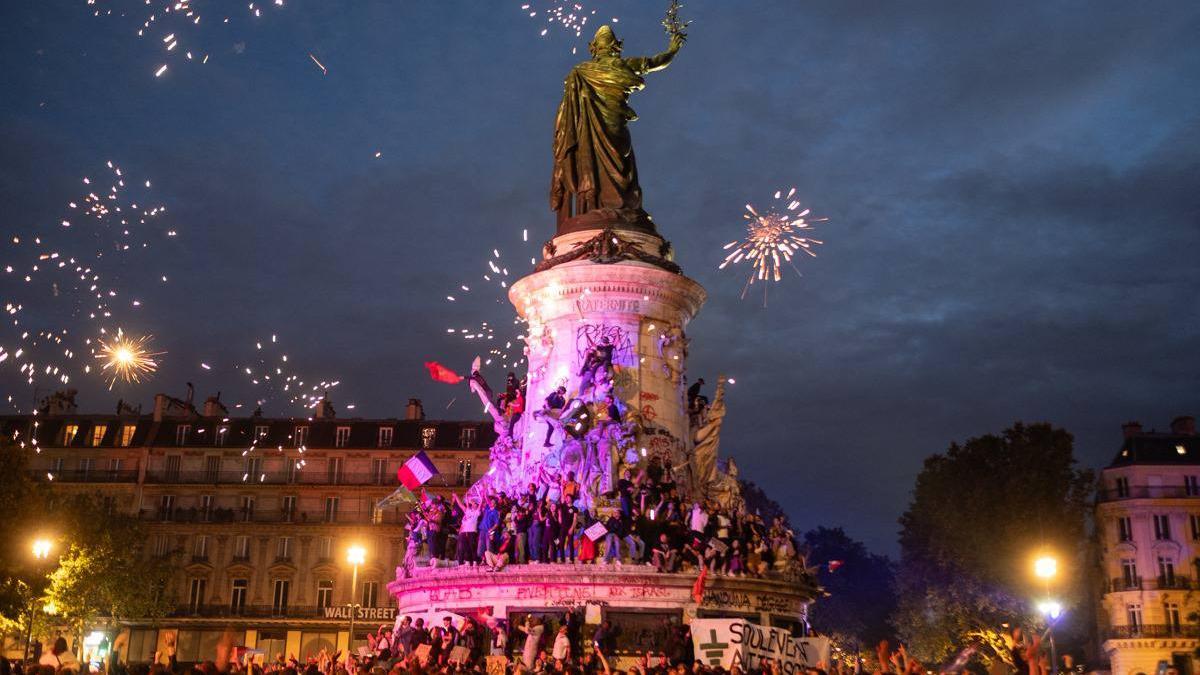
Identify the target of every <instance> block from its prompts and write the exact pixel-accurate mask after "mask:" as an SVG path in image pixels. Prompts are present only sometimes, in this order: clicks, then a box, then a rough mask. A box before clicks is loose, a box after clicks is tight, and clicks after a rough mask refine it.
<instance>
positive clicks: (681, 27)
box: [662, 0, 692, 43]
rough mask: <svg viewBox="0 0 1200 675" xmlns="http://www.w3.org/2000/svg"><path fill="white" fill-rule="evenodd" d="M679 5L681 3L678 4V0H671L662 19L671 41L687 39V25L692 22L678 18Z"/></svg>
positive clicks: (681, 41)
mask: <svg viewBox="0 0 1200 675" xmlns="http://www.w3.org/2000/svg"><path fill="white" fill-rule="evenodd" d="M680 7H682V5H680V4H679V0H671V4H670V6H668V7H667V16H666V18H664V19H663V22H662V25H663V28H664V29H665V30H666V31H667V35H669V36H671V41H672V42H674V41H675V40H676V39H678V40H679V42H680V43H683V41H685V40H687V27H688V26H689V25H690V24H691V23H692V22H691V21H680V20H679V8H680Z"/></svg>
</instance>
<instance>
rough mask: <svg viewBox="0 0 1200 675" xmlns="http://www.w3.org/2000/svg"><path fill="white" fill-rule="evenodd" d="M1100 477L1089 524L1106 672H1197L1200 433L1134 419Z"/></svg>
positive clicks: (1192, 427)
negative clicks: (1098, 577) (1147, 427)
mask: <svg viewBox="0 0 1200 675" xmlns="http://www.w3.org/2000/svg"><path fill="white" fill-rule="evenodd" d="M1123 430H1124V435H1125V438H1124V442H1123V443H1122V445H1121V448H1120V450H1119V451H1118V453H1117V456H1116V457H1115V458H1114V459H1113V461H1112V463H1111V464H1109V465H1108V466H1107V467H1106V468H1105V469H1103V471H1102V472H1101V485H1100V488H1099V491H1098V495H1097V503H1096V513H1095V527H1096V532H1097V535H1098V536H1097V539H1098V545H1099V550H1100V568H1101V573H1102V575H1103V579H1104V586H1103V590H1102V596H1101V602H1100V605H1099V614H1100V616H1099V624H1100V625H1099V630H1100V640H1101V645H1102V648H1103V651H1104V653H1105V655H1106V656H1107V657H1108V659H1109V661H1110V663H1111V668H1112V673H1113V675H1155V674H1156V673H1165V672H1166V668H1167V667H1169V666H1174V667H1176V668H1178V669H1179V672H1180V673H1182V674H1183V675H1191V673H1194V672H1197V666H1198V665H1200V664H1198V663H1197V660H1196V656H1195V651H1196V649H1197V648H1198V647H1200V437H1197V436H1196V423H1195V419H1194V418H1192V417H1179V418H1176V419H1175V420H1174V421H1173V422H1172V423H1171V427H1170V432H1169V433H1158V432H1154V431H1149V432H1147V431H1143V429H1142V426H1141V425H1140V424H1138V423H1136V422H1131V423H1128V424H1126V425H1124V427H1123Z"/></svg>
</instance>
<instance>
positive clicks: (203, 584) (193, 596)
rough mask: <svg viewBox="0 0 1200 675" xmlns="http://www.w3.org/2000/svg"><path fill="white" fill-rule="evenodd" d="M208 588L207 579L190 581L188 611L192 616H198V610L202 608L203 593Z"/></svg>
mask: <svg viewBox="0 0 1200 675" xmlns="http://www.w3.org/2000/svg"><path fill="white" fill-rule="evenodd" d="M206 588H208V580H207V579H192V582H191V584H190V587H189V588H188V611H189V612H191V613H192V614H199V613H200V608H201V607H203V606H204V591H205V589H206Z"/></svg>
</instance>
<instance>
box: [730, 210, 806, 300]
mask: <svg viewBox="0 0 1200 675" xmlns="http://www.w3.org/2000/svg"><path fill="white" fill-rule="evenodd" d="M795 196H796V188H792V189H791V190H788V192H787V194H786V195H785V194H784V193H783V191H782V190H779V191H777V192H776V193H775V199H774V201H773V202H772V203H771V205H770V208H769V209H767V210H766V212H765V213H759V210H758V209H756V208H755V207H754V206H753V205H751V204H747V205H746V213H744V214H742V217H743V218H745V219H746V220H747V221H748V222H747V224H746V238H745V239H741V240H736V241H731V242H729V243H728V244H726V245H725V246H724V249H725V250H726V251H729V253H728V254H727V255H726V256H725V260H724V261H722V262H721V264H720V265H718V266H717V269H725V268H726V267H728V266H729V265H737V264H738V263H741V262H746V263H748V264H749V265H750V275H749V277H748V278H747V279H746V285H745V286H743V287H742V296H741V297H742V298H745V297H746V293H747V291H749V290H750V286H752V285H753V284H754V282H755V281H761V282H763V306H764V307H765V306H766V304H767V286H768V284H770V283H778V282H779V281H781V280H782V279H783V265H784V264H785V263H786V264H787V265H788V266H790V267H791V268H792V269H793V270H795V271H796V274H800V270H799V269H798V268H797V267H796V265H795V264H794V263H793V262H792V258H793V257H795V255H796V254H797V253H805V254H807V255H809V256H811V257H813V258H815V257H817V254H816V253H815V252H814V251H813V247H815V246H819V245H821V244H824V243H825V242H823V241H821V240H819V239H813V238H812V237H811V236H810V235H809V233H810V231H811V228H812V224H813V223H819V222H825V221H827V220H829V219H828V218H812V217H810V216H809V214H810V212H811V210H810V209H807V208H806V209H804V210H800V200H798V199H795Z"/></svg>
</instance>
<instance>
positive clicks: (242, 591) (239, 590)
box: [229, 579, 250, 614]
mask: <svg viewBox="0 0 1200 675" xmlns="http://www.w3.org/2000/svg"><path fill="white" fill-rule="evenodd" d="M249 588H250V581H249V580H248V579H234V580H233V588H232V589H230V591H229V611H230V612H232V613H234V614H241V613H242V612H243V611H245V609H246V591H248V590H249Z"/></svg>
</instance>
